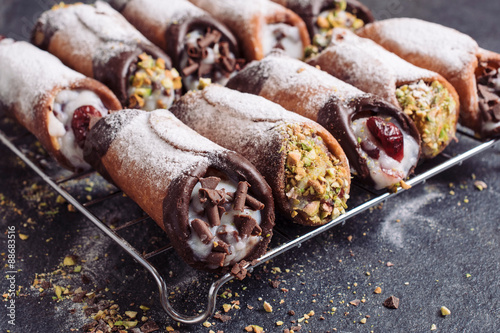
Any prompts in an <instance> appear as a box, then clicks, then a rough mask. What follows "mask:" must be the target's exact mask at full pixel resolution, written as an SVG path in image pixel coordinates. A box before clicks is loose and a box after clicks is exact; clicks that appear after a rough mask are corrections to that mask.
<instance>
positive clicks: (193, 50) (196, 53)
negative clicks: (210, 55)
mask: <svg viewBox="0 0 500 333" xmlns="http://www.w3.org/2000/svg"><path fill="white" fill-rule="evenodd" d="M187 54H188V57H190V58H194V59H199V58H201V50H200V49H199V48H198V47H197V46H196V45H193V44H189V45H188V46H187Z"/></svg>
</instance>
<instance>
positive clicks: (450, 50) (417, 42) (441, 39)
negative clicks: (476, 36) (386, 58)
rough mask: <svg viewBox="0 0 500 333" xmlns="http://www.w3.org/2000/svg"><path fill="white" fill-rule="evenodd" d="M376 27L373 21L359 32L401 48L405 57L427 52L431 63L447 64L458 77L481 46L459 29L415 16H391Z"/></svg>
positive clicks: (390, 45) (396, 48) (426, 54)
mask: <svg viewBox="0 0 500 333" xmlns="http://www.w3.org/2000/svg"><path fill="white" fill-rule="evenodd" d="M373 26H374V27H376V29H373V28H371V27H372V25H371V24H369V25H367V26H366V27H365V28H363V29H361V30H360V31H359V32H358V33H359V35H360V36H362V37H368V38H370V39H374V40H375V41H376V42H377V43H379V44H381V45H382V46H384V47H387V48H388V49H391V50H399V51H397V53H398V54H399V55H400V56H401V57H402V58H405V59H407V57H408V56H411V55H423V56H425V57H426V58H427V59H429V64H432V63H433V64H435V66H436V67H439V66H446V67H447V68H448V70H449V71H451V72H454V73H455V74H456V75H457V76H460V75H461V74H462V72H463V68H466V67H468V65H469V64H470V63H471V62H474V61H476V60H475V59H476V57H477V56H476V55H477V52H478V48H479V46H478V45H477V43H476V41H474V40H473V39H472V38H471V37H469V36H467V35H465V34H463V33H461V32H459V31H457V30H455V29H452V28H448V27H445V26H442V25H440V24H436V23H432V22H426V21H423V20H419V19H413V18H394V19H388V20H384V21H378V22H376V23H374V24H373ZM398 44H399V45H401V46H398ZM443 50H446V51H445V52H443ZM395 52H396V51H395ZM425 67H427V66H425ZM428 68H433V67H428ZM434 70H435V71H437V72H439V71H438V70H437V69H434Z"/></svg>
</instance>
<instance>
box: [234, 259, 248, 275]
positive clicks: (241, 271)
mask: <svg viewBox="0 0 500 333" xmlns="http://www.w3.org/2000/svg"><path fill="white" fill-rule="evenodd" d="M246 264H247V262H246V261H245V260H242V261H240V262H239V263H237V264H235V265H234V266H233V268H231V274H232V275H233V276H235V277H236V278H237V279H238V280H243V279H244V278H245V276H247V273H248V271H247V270H246V268H245V265H246Z"/></svg>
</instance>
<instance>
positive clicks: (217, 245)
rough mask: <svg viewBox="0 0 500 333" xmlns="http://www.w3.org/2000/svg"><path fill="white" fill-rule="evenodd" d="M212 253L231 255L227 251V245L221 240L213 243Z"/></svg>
mask: <svg viewBox="0 0 500 333" xmlns="http://www.w3.org/2000/svg"><path fill="white" fill-rule="evenodd" d="M212 251H214V252H221V253H225V254H231V251H229V244H227V243H226V242H224V241H222V240H218V241H216V242H214V247H213V249H212Z"/></svg>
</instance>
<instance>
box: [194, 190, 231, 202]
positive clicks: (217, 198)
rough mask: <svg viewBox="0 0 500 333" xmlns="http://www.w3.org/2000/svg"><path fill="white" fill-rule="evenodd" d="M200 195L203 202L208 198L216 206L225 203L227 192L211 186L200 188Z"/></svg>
mask: <svg viewBox="0 0 500 333" xmlns="http://www.w3.org/2000/svg"><path fill="white" fill-rule="evenodd" d="M198 195H199V197H200V201H201V202H202V203H205V202H207V199H208V200H209V201H210V203H211V204H212V205H214V206H217V205H219V204H222V203H224V201H225V200H226V199H225V196H226V192H225V191H224V190H212V189H209V188H200V190H199V192H198Z"/></svg>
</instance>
